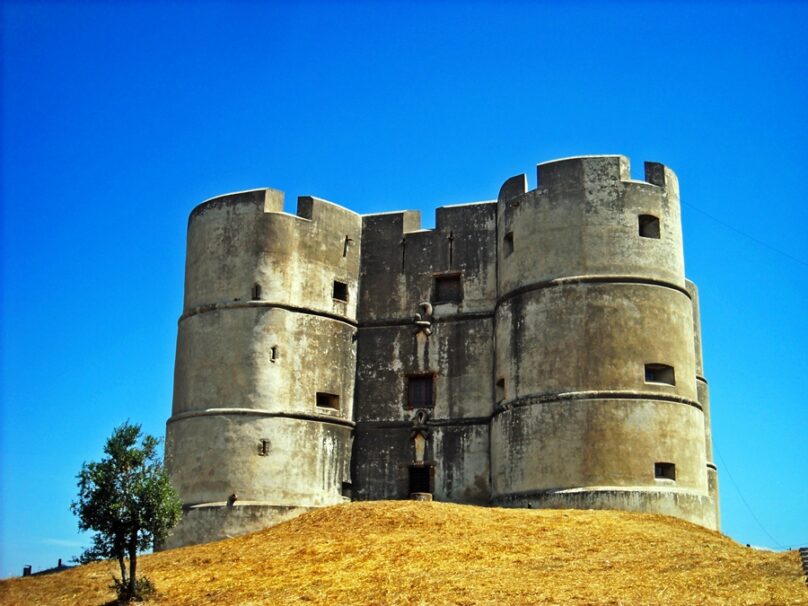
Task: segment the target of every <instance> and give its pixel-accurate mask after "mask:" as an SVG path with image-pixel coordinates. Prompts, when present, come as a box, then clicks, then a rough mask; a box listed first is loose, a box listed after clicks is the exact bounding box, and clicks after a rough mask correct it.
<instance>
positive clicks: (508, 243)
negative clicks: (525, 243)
mask: <svg viewBox="0 0 808 606" xmlns="http://www.w3.org/2000/svg"><path fill="white" fill-rule="evenodd" d="M502 246H503V252H504V253H505V256H506V257H508V256H510V254H511V253H512V252H513V232H512V231H509V232H508V233H507V234H505V237H504V238H503V240H502Z"/></svg>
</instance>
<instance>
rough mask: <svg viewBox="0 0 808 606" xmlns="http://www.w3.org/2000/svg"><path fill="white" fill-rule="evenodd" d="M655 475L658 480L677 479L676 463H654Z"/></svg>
mask: <svg viewBox="0 0 808 606" xmlns="http://www.w3.org/2000/svg"><path fill="white" fill-rule="evenodd" d="M654 477H655V478H657V479H658V480H674V481H676V465H675V464H674V463H654Z"/></svg>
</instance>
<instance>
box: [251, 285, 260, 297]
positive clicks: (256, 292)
mask: <svg viewBox="0 0 808 606" xmlns="http://www.w3.org/2000/svg"><path fill="white" fill-rule="evenodd" d="M250 297H251V298H252V300H253V301H260V300H261V285H260V284H259V283H258V282H256V283H255V284H253V287H252V293H251V294H250Z"/></svg>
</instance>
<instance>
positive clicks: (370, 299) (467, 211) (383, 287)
mask: <svg viewBox="0 0 808 606" xmlns="http://www.w3.org/2000/svg"><path fill="white" fill-rule="evenodd" d="M362 242H363V246H364V249H365V251H366V253H365V256H364V257H363V259H362V282H363V284H364V285H367V289H365V290H364V292H363V294H362V299H361V304H360V305H361V310H360V316H361V317H362V318H363V319H364V321H374V320H390V319H398V318H406V317H410V316H412V314H413V313H414V312H415V311H416V310H417V309H418V307H419V305H420V303H422V302H424V301H429V302H431V303H432V304H433V306H434V307H435V316H436V317H441V316H446V315H456V314H468V313H477V312H482V311H488V312H490V311H491V310H492V309H493V305H494V302H495V300H496V203H494V202H480V203H474V204H461V205H456V206H443V207H440V208H438V209H437V210H436V212H435V228H434V229H421V228H420V213H417V212H414V211H405V212H400V213H383V214H378V215H366V216H365V217H364V225H363V230H362ZM363 288H364V287H363ZM379 291H381V292H388V293H390V294H391V295H392V297H391V299H388V300H382V299H379V298H378V297H376V296H374V295H373V293H374V292H379Z"/></svg>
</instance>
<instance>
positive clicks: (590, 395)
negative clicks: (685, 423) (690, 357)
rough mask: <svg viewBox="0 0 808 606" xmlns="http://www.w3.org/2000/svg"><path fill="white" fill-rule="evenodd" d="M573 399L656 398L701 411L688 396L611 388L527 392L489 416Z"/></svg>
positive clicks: (496, 409) (503, 403)
mask: <svg viewBox="0 0 808 606" xmlns="http://www.w3.org/2000/svg"><path fill="white" fill-rule="evenodd" d="M573 400H656V401H662V402H671V403H673V404H685V405H686V406H692V407H693V408H696V409H698V410H701V411H702V412H703V409H702V407H701V404H699V402H697V401H696V400H691V399H689V398H683V397H682V396H677V395H673V394H664V393H649V392H637V391H618V390H611V391H570V392H561V393H546V394H542V393H538V394H528V395H526V396H520V397H519V398H514V399H513V400H506V401H504V402H500V403H498V404H497V406H496V408H495V410H494V413H493V414H492V415H491V417H492V418H493V417H496V416H497V415H499V414H502V413H503V412H505V411H506V410H509V409H511V408H522V407H524V406H532V405H534V404H550V403H556V402H557V403H560V402H569V401H573Z"/></svg>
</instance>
